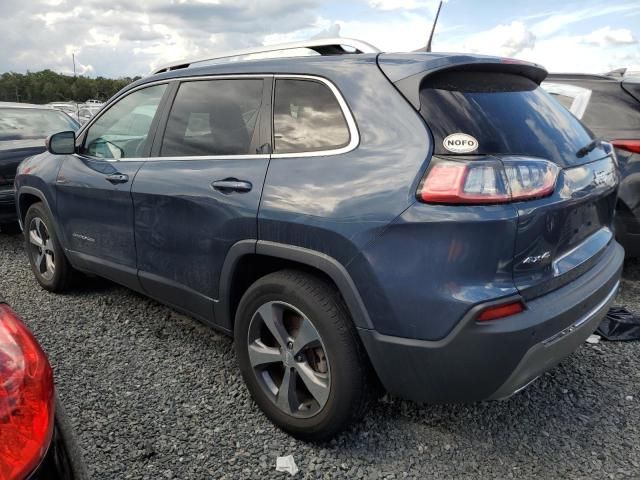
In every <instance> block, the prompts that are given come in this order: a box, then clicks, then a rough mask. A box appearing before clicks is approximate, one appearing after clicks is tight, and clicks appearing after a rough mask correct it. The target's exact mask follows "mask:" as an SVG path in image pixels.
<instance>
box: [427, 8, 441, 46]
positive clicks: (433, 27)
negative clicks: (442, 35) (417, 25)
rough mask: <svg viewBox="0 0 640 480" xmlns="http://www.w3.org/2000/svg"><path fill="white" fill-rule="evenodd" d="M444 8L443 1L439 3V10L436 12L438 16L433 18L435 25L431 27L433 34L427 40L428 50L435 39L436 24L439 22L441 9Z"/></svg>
mask: <svg viewBox="0 0 640 480" xmlns="http://www.w3.org/2000/svg"><path fill="white" fill-rule="evenodd" d="M441 8H442V1H441V2H440V3H439V4H438V11H437V12H436V18H434V19H433V26H432V27H431V35H429V41H428V42H427V47H426V49H425V51H426V52H430V51H431V42H432V41H433V34H434V32H435V31H436V24H437V23H438V17H439V16H440V9H441Z"/></svg>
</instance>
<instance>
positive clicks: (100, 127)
mask: <svg viewBox="0 0 640 480" xmlns="http://www.w3.org/2000/svg"><path fill="white" fill-rule="evenodd" d="M166 88H167V86H166V85H156V86H153V87H149V88H144V89H142V90H138V91H136V92H133V93H131V94H130V95H127V96H126V97H124V98H123V99H121V100H119V101H118V102H116V103H115V104H114V105H113V106H112V107H111V108H109V110H107V111H106V112H105V113H103V114H102V115H101V116H100V118H98V120H96V122H95V123H94V124H93V125H91V127H90V128H89V130H88V131H87V137H86V139H85V141H84V146H83V148H82V153H85V154H86V155H91V156H93V157H98V158H109V159H111V158H114V159H119V158H136V157H141V156H142V154H143V153H142V152H143V150H144V148H145V145H146V142H147V138H148V136H149V129H150V128H151V122H152V121H153V117H154V116H155V114H156V110H157V109H158V105H160V100H161V99H162V94H163V93H164V91H165V89H166ZM80 115H82V110H81V111H80Z"/></svg>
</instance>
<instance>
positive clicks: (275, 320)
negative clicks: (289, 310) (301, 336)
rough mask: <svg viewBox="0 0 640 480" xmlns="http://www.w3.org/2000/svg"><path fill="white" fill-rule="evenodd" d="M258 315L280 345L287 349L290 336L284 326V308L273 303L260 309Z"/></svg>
mask: <svg viewBox="0 0 640 480" xmlns="http://www.w3.org/2000/svg"><path fill="white" fill-rule="evenodd" d="M257 313H258V315H260V317H261V318H262V321H263V322H264V324H265V325H266V326H267V328H268V329H269V331H270V332H271V335H273V337H274V338H275V339H276V341H277V342H278V344H279V345H280V346H281V347H282V348H286V346H287V341H288V338H289V335H288V334H287V331H286V330H285V329H284V325H283V324H282V308H280V307H279V306H276V305H275V304H273V303H267V304H265V305H263V306H262V307H260V309H259V310H258V312H257Z"/></svg>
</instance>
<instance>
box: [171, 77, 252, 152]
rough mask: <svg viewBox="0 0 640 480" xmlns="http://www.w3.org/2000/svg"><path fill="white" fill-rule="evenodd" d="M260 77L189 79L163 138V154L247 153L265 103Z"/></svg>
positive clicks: (175, 105)
mask: <svg viewBox="0 0 640 480" xmlns="http://www.w3.org/2000/svg"><path fill="white" fill-rule="evenodd" d="M262 85H263V81H262V80H260V79H242V80H240V79H238V80H210V81H196V82H186V83H183V84H181V85H180V89H179V90H178V94H177V96H176V99H175V101H174V102H173V107H172V109H171V113H170V114H169V121H168V123H167V128H166V130H165V134H164V139H163V141H162V149H161V153H160V154H161V155H162V156H163V157H178V156H187V157H191V156H203V155H247V154H249V153H255V152H250V146H251V140H252V138H253V134H254V131H255V128H256V123H257V121H258V113H259V112H260V106H261V104H262Z"/></svg>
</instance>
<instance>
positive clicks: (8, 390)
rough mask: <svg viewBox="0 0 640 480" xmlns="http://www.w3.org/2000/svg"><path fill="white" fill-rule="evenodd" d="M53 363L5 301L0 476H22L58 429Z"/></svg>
mask: <svg viewBox="0 0 640 480" xmlns="http://www.w3.org/2000/svg"><path fill="white" fill-rule="evenodd" d="M53 415H54V397H53V375H52V372H51V366H50V365H49V362H48V360H47V357H46V356H45V354H44V352H43V351H42V349H41V348H40V346H39V345H38V342H36V340H35V339H34V338H33V336H32V335H31V333H30V332H29V330H27V327H25V326H24V324H23V323H22V322H21V321H20V319H19V318H18V317H17V316H16V315H15V314H14V313H13V312H12V311H11V309H10V308H9V307H8V306H7V305H4V304H0V478H2V479H9V480H14V479H23V478H26V477H27V476H28V475H29V474H31V472H32V471H33V470H34V469H35V468H36V467H37V466H38V464H39V463H40V461H41V460H42V459H43V457H44V455H45V454H46V453H47V448H48V447H49V442H50V441H51V435H52V432H53Z"/></svg>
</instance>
